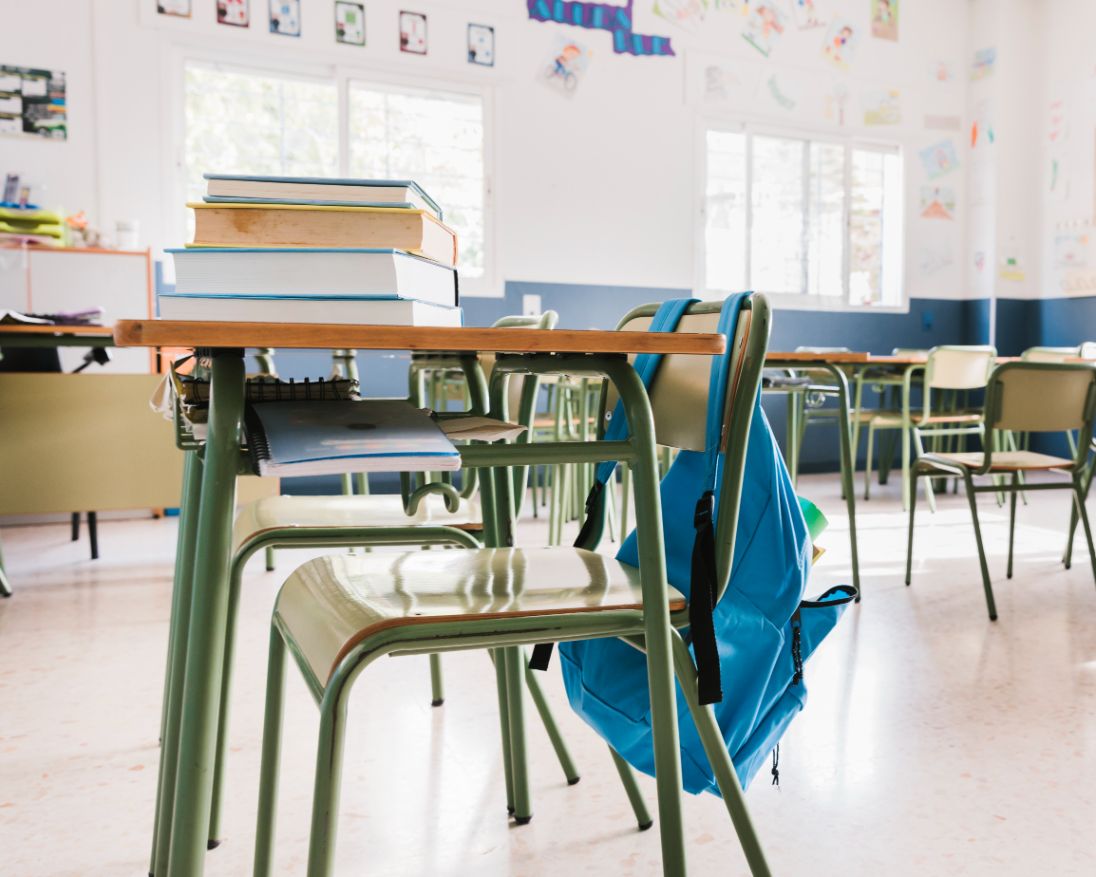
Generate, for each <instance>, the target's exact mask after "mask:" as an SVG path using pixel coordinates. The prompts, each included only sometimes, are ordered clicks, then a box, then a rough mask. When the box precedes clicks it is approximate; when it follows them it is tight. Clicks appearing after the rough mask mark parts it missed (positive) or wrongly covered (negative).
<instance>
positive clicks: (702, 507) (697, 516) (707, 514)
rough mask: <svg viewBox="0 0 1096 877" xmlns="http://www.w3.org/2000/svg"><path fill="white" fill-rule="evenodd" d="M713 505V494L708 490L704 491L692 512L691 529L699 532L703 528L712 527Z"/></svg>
mask: <svg viewBox="0 0 1096 877" xmlns="http://www.w3.org/2000/svg"><path fill="white" fill-rule="evenodd" d="M714 505H715V494H713V493H712V491H710V490H705V491H704V494H703V495H702V496H701V497H700V499H698V500H697V503H696V510H695V511H694V512H693V527H695V528H696V529H697V530H700V529H701V528H703V527H710V526H711V525H712V515H713V506H714Z"/></svg>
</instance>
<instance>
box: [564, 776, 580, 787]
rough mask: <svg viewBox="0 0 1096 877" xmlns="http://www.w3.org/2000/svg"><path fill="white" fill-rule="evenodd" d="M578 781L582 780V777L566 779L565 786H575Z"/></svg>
mask: <svg viewBox="0 0 1096 877" xmlns="http://www.w3.org/2000/svg"><path fill="white" fill-rule="evenodd" d="M580 779H582V777H567V785H569V786H577V785H578V781H579V780H580Z"/></svg>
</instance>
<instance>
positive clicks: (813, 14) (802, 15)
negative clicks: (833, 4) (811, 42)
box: [792, 0, 826, 30]
mask: <svg viewBox="0 0 1096 877" xmlns="http://www.w3.org/2000/svg"><path fill="white" fill-rule="evenodd" d="M824 2H825V0H792V17H793V18H794V19H795V26H796V27H797V28H799V29H800V30H811V29H812V28H816V27H825V25H826V18H825V13H824V11H823V10H822V9H821V8H820V7H821V6H822V5H823V3H824Z"/></svg>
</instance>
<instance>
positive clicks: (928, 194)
mask: <svg viewBox="0 0 1096 877" xmlns="http://www.w3.org/2000/svg"><path fill="white" fill-rule="evenodd" d="M921 218H922V219H948V220H951V219H955V190H954V189H953V188H952V187H951V186H922V187H921Z"/></svg>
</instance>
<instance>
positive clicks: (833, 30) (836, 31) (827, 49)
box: [822, 18, 858, 70]
mask: <svg viewBox="0 0 1096 877" xmlns="http://www.w3.org/2000/svg"><path fill="white" fill-rule="evenodd" d="M857 43H858V35H857V33H856V30H855V29H854V28H853V26H852V25H851V24H849V22H848V21H847V20H846V19H844V18H835V19H834V20H833V21H831V22H830V26H829V29H828V30H827V31H826V41H825V42H824V43H823V44H822V55H823V56H824V57H825V58H826V60H828V61H829V62H830V63H831V64H833V66H834V67H836V68H838V69H839V70H848V69H849V64H851V63H852V59H853V56H854V55H855V54H856V46H857Z"/></svg>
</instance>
